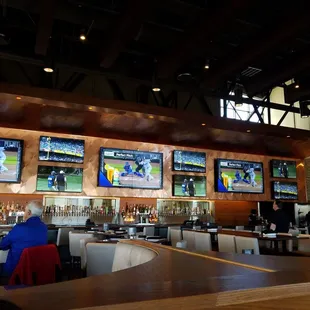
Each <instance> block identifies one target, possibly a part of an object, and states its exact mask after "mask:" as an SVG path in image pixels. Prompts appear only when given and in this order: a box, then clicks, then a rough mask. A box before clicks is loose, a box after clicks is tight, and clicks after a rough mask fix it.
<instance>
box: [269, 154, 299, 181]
mask: <svg viewBox="0 0 310 310" xmlns="http://www.w3.org/2000/svg"><path fill="white" fill-rule="evenodd" d="M270 166H271V176H272V177H273V178H286V179H296V177H297V174H296V162H295V161H290V160H277V159H273V160H271V161H270Z"/></svg>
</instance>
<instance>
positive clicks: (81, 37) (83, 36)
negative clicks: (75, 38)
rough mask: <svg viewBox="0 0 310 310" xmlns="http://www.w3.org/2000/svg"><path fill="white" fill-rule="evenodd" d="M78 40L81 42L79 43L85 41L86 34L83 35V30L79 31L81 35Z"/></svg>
mask: <svg viewBox="0 0 310 310" xmlns="http://www.w3.org/2000/svg"><path fill="white" fill-rule="evenodd" d="M80 40H81V41H85V40H86V33H85V30H84V29H82V30H81V33H80Z"/></svg>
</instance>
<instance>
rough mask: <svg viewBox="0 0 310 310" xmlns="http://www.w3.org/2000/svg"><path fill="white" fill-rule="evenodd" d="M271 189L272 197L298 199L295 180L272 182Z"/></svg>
mask: <svg viewBox="0 0 310 310" xmlns="http://www.w3.org/2000/svg"><path fill="white" fill-rule="evenodd" d="M271 191H272V198H273V199H287V200H297V199H298V186H297V182H276V181H275V182H272V188H271Z"/></svg>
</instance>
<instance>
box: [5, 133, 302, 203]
mask: <svg viewBox="0 0 310 310" xmlns="http://www.w3.org/2000/svg"><path fill="white" fill-rule="evenodd" d="M48 134H49V133H47V132H36V131H27V130H17V129H9V128H0V137H5V138H15V139H22V140H24V141H25V150H24V160H23V170H22V180H21V183H20V184H5V183H0V193H21V194H33V193H37V194H44V193H42V192H36V175H37V167H38V164H40V162H39V161H38V149H39V137H40V136H41V135H48ZM51 135H52V136H57V137H67V138H79V139H85V150H86V153H85V161H84V164H83V165H78V164H75V165H72V166H74V167H81V168H84V180H83V192H82V193H79V194H76V195H82V196H116V197H144V198H171V197H172V175H173V174H174V173H173V172H172V171H171V166H172V151H173V150H175V149H179V150H194V151H200V152H206V153H207V197H206V198H208V199H210V200H217V199H221V200H238V201H266V200H271V193H270V177H269V161H270V159H271V157H267V156H259V155H248V154H242V153H231V152H222V151H214V150H208V149H193V148H185V147H174V146H169V145H161V144H152V143H139V142H132V141H123V140H113V139H103V138H94V137H82V136H74V135H63V134H51ZM120 138H121V137H120ZM101 146H103V147H113V148H121V149H133V150H141V151H152V152H161V153H163V158H164V179H163V181H164V183H163V184H164V186H163V189H162V190H143V189H124V188H104V187H97V175H98V165H99V148H100V147H101ZM216 158H229V159H240V160H250V161H262V162H263V163H264V174H265V184H264V185H265V193H264V194H232V193H224V194H223V193H216V192H214V160H215V159H216ZM298 162H300V161H298ZM41 164H43V165H55V166H57V163H56V164H55V163H47V162H41ZM63 165H64V164H63V163H59V164H58V166H63ZM65 165H69V164H65ZM175 174H177V173H175ZM182 174H183V173H182ZM197 175H203V174H197ZM298 183H299V194H300V195H299V200H300V201H301V202H304V201H306V192H305V173H304V167H303V166H301V165H300V166H299V168H298ZM46 194H51V193H46ZM57 194H59V193H57ZM59 195H67V194H66V193H60V194H59ZM70 196H72V193H70ZM178 199H179V198H178ZM184 199H187V198H184Z"/></svg>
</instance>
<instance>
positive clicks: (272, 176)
mask: <svg viewBox="0 0 310 310" xmlns="http://www.w3.org/2000/svg"><path fill="white" fill-rule="evenodd" d="M276 160H277V161H282V162H292V163H295V169H296V177H295V178H285V177H276V176H274V175H273V162H274V161H276ZM270 177H271V178H273V179H280V180H297V162H296V160H285V159H271V160H270Z"/></svg>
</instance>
